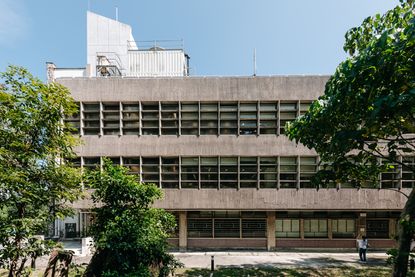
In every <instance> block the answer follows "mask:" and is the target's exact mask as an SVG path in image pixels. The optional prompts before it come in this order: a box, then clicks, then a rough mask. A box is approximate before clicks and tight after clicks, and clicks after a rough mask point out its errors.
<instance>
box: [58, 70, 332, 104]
mask: <svg viewBox="0 0 415 277" xmlns="http://www.w3.org/2000/svg"><path fill="white" fill-rule="evenodd" d="M327 80H328V76H273V77H183V78H182V77H177V78H116V77H114V78H61V79H58V80H57V81H58V82H59V83H61V84H63V85H65V86H67V87H68V88H69V89H70V90H71V93H72V96H73V97H74V98H75V100H76V101H91V102H96V101H126V102H127V101H138V100H140V101H218V100H221V101H238V100H240V101H250V100H252V101H257V100H264V101H265V100H268V101H270V100H314V99H317V98H318V96H320V95H322V94H323V92H324V85H325V83H326V82H327Z"/></svg>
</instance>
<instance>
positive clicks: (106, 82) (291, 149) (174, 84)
mask: <svg viewBox="0 0 415 277" xmlns="http://www.w3.org/2000/svg"><path fill="white" fill-rule="evenodd" d="M327 79H328V77H327V76H275V77H185V78H62V79H58V82H60V83H61V84H63V85H65V86H67V87H68V88H69V89H70V90H71V93H72V95H73V97H74V98H75V100H76V101H84V102H87V101H91V102H96V101H116V102H118V101H125V102H128V101H131V102H132V101H226V100H229V101H249V100H254V101H257V100H264V101H271V100H313V99H316V98H318V96H320V95H321V94H322V93H323V91H324V85H325V83H326V81H327ZM83 141H84V144H83V145H82V146H80V147H78V149H77V152H78V154H79V155H81V156H95V157H97V156H116V157H118V156H124V157H127V156H186V155H188V156H198V155H199V156H204V155H205V156H218V155H221V156H224V155H234V156H237V155H241V156H245V155H246V156H267V155H269V156H272V155H275V156H278V155H285V156H288V155H315V152H314V151H313V150H310V149H307V148H305V147H304V146H301V145H296V144H295V143H293V142H290V141H289V140H288V139H287V138H286V137H285V136H276V135H260V136H235V135H233V136H226V135H223V136H199V137H197V136H180V137H177V136H141V137H139V136H120V137H118V136H103V137H98V136H84V137H83ZM405 201H406V199H405V197H404V196H403V195H401V194H400V193H397V192H395V191H390V190H380V191H378V190H374V189H373V190H370V189H361V190H356V189H341V190H336V189H321V190H319V191H316V190H314V189H300V190H296V189H280V190H276V189H260V190H256V189H241V190H231V189H228V190H226V189H222V190H208V189H204V190H191V189H183V190H165V198H164V200H163V201H159V202H158V203H157V206H158V207H163V208H166V209H169V210H200V209H207V210H232V209H234V210H258V209H260V210H290V209H293V210H304V209H308V210H326V209H334V210H374V209H383V210H385V209H387V210H399V209H401V208H402V207H403V205H404V203H405ZM88 205H89V203H88V201H87V200H85V201H80V202H79V203H78V204H76V206H79V207H83V208H87V207H88Z"/></svg>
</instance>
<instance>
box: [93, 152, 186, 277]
mask: <svg viewBox="0 0 415 277" xmlns="http://www.w3.org/2000/svg"><path fill="white" fill-rule="evenodd" d="M85 184H86V185H87V186H89V187H91V188H94V189H95V191H94V192H93V194H92V199H93V201H94V203H95V204H96V207H95V208H94V209H93V211H94V212H95V213H96V216H95V222H94V223H93V225H92V228H91V234H92V237H93V238H94V247H95V253H94V255H93V257H92V259H91V262H90V264H89V265H88V267H87V269H86V272H85V276H91V277H92V276H143V277H144V276H167V275H168V274H169V273H170V272H171V271H172V270H174V268H176V267H177V266H179V263H178V262H177V261H176V260H175V258H174V257H173V256H172V255H171V254H168V253H167V249H168V243H167V238H168V237H169V232H170V231H172V230H173V229H174V227H175V225H176V223H175V219H174V216H173V215H171V214H169V213H167V212H166V211H164V210H162V209H156V208H151V207H150V206H151V205H152V204H153V203H154V201H155V200H157V199H160V198H161V197H162V192H161V190H160V189H159V188H158V187H156V186H155V185H154V184H143V183H140V182H139V181H138V180H137V176H135V175H129V174H128V169H127V168H124V167H121V166H113V165H112V163H111V162H110V161H109V160H106V161H105V162H104V166H103V169H102V171H100V170H95V171H91V172H89V173H87V174H86V177H85Z"/></svg>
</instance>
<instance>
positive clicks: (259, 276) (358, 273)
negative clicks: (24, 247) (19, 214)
mask: <svg viewBox="0 0 415 277" xmlns="http://www.w3.org/2000/svg"><path fill="white" fill-rule="evenodd" d="M391 272H392V271H391V269H390V268H389V267H384V266H376V267H375V266H365V267H359V268H354V267H327V268H276V267H246V268H236V267H222V268H218V269H216V270H215V271H214V273H213V277H268V276H269V277H271V276H272V277H279V276H284V277H343V276H344V277H348V276H353V277H389V276H391ZM42 273H43V271H40V270H37V271H36V272H35V273H33V274H32V276H33V277H37V276H42ZM210 274H211V272H210V270H208V269H199V268H198V269H196V268H185V269H179V270H177V272H176V275H175V276H176V277H209V276H210ZM5 276H7V271H6V270H4V269H0V277H5ZM78 276H81V275H78V274H76V273H75V272H74V271H73V270H71V272H70V273H69V277H78ZM407 276H408V277H415V273H414V272H411V271H409V272H408V275H407Z"/></svg>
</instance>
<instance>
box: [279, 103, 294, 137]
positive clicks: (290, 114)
mask: <svg viewBox="0 0 415 277" xmlns="http://www.w3.org/2000/svg"><path fill="white" fill-rule="evenodd" d="M296 117H297V102H289V103H280V134H281V135H283V134H284V132H285V124H286V123H287V122H290V121H293V120H294V119H295V118H296Z"/></svg>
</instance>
